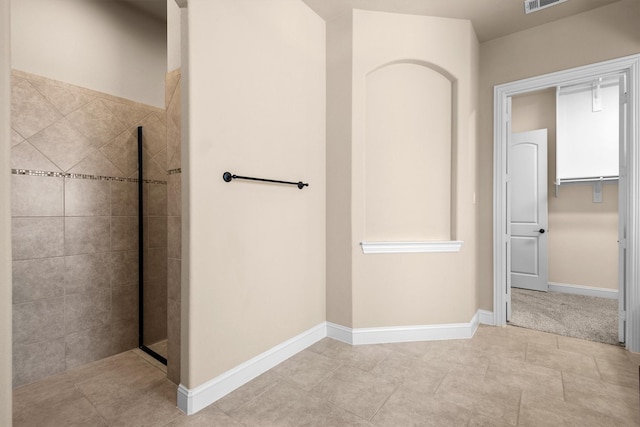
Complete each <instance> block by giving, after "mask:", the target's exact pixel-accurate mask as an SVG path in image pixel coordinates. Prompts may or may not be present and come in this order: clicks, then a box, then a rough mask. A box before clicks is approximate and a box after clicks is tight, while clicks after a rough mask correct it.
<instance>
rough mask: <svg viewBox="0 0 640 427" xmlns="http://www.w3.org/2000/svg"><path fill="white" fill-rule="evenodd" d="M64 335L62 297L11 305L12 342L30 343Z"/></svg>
mask: <svg viewBox="0 0 640 427" xmlns="http://www.w3.org/2000/svg"><path fill="white" fill-rule="evenodd" d="M63 335H64V298H62V297H60V298H50V299H42V300H38V301H33V302H27V303H23V304H15V305H14V306H13V343H14V344H31V343H34V342H39V341H45V340H51V339H54V338H59V337H61V336H63Z"/></svg>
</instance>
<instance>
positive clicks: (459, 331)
mask: <svg viewBox="0 0 640 427" xmlns="http://www.w3.org/2000/svg"><path fill="white" fill-rule="evenodd" d="M488 320H491V321H488ZM492 320H493V313H491V312H489V311H486V310H478V311H477V312H476V314H474V315H473V318H472V319H471V321H470V322H469V323H449V324H441V325H418V326H396V327H383V328H357V329H352V328H348V327H346V326H342V325H338V324H335V323H331V322H322V323H321V324H319V325H317V326H315V327H313V328H311V329H309V330H308V331H306V332H303V333H301V334H300V335H297V336H295V337H293V338H291V339H289V340H287V341H285V342H283V343H281V344H279V345H277V346H275V347H273V348H272V349H270V350H267V351H265V352H264V353H262V354H259V355H258V356H256V357H254V358H252V359H250V360H248V361H246V362H244V363H242V364H240V365H238V366H236V367H235V368H233V369H231V370H229V371H227V372H225V373H223V374H221V375H218V376H217V377H215V378H213V379H212V380H210V381H207V382H206V383H204V384H202V385H199V386H198V387H195V388H193V389H188V388H187V387H185V386H184V385H183V384H180V386H179V387H178V408H179V409H180V410H181V411H183V412H184V413H185V414H187V415H193V414H195V413H196V412H198V411H200V410H202V409H204V408H205V407H207V406H209V405H211V404H212V403H214V402H215V401H217V400H218V399H221V398H222V397H224V396H226V395H227V394H229V393H231V392H232V391H234V390H235V389H237V388H238V387H241V386H242V385H244V384H246V383H248V382H249V381H251V380H252V379H254V378H256V377H257V376H259V375H261V374H263V373H265V372H266V371H268V370H269V369H271V368H273V367H275V366H276V365H278V364H280V363H282V362H284V361H285V360H287V359H288V358H290V357H291V356H293V355H295V354H297V353H299V352H301V351H302V350H304V349H305V348H307V347H309V346H311V345H313V344H314V343H316V342H318V341H320V340H321V339H323V338H325V337H329V338H332V339H335V340H338V341H342V342H344V343H347V344H351V345H361V344H383V343H397V342H410V341H436V340H454V339H465V338H472V337H473V335H474V334H475V332H476V330H477V329H478V325H479V324H480V323H483V324H493V322H492Z"/></svg>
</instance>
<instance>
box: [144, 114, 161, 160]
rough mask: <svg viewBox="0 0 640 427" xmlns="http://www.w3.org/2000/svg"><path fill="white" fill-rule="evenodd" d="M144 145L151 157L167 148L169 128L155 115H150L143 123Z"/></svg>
mask: <svg viewBox="0 0 640 427" xmlns="http://www.w3.org/2000/svg"><path fill="white" fill-rule="evenodd" d="M140 125H142V146H143V147H144V151H146V152H147V153H148V154H149V155H150V156H151V157H153V156H155V155H156V154H158V152H160V151H161V150H163V149H166V148H167V128H166V127H165V125H164V124H163V123H162V122H161V121H160V120H159V119H158V118H157V117H156V116H155V115H154V114H150V115H148V116H147V117H146V118H145V119H144V120H143V121H142V122H141V123H140Z"/></svg>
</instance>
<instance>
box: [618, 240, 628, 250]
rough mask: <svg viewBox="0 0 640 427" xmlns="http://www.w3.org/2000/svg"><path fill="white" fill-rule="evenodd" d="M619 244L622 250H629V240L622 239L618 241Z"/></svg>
mask: <svg viewBox="0 0 640 427" xmlns="http://www.w3.org/2000/svg"><path fill="white" fill-rule="evenodd" d="M618 244H619V245H620V247H621V248H622V249H627V239H620V240H618Z"/></svg>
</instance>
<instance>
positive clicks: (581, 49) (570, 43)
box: [477, 0, 640, 310]
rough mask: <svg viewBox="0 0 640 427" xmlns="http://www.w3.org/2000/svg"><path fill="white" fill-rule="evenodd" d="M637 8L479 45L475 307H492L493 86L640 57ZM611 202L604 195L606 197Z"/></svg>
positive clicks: (625, 0)
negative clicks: (478, 295)
mask: <svg viewBox="0 0 640 427" xmlns="http://www.w3.org/2000/svg"><path fill="white" fill-rule="evenodd" d="M638 22H640V7H638V2H637V1H636V0H621V1H619V2H616V3H614V4H611V5H608V6H604V7H601V8H598V9H594V10H591V11H589V12H585V13H582V14H579V15H575V16H572V17H569V18H565V19H560V20H558V21H554V22H551V23H549V24H545V25H541V26H539V27H535V28H532V29H529V30H526V31H521V32H519V33H515V34H511V35H509V36H506V37H502V38H499V39H495V40H491V41H488V42H485V43H483V44H482V45H481V46H480V107H479V108H480V110H479V111H480V116H479V120H480V121H479V126H480V127H479V131H480V150H479V152H478V153H479V156H478V178H477V179H478V184H479V189H478V190H479V193H478V201H479V206H478V207H479V212H480V224H481V225H482V226H481V227H480V229H479V232H480V242H481V246H480V248H479V254H480V257H481V258H480V260H479V263H478V266H479V269H478V279H477V282H478V285H479V291H480V300H479V304H480V308H483V309H487V310H490V309H492V306H493V267H492V266H493V261H492V241H493V235H492V233H493V227H492V226H491V224H492V221H493V219H492V218H493V201H492V200H493V87H494V86H495V85H498V84H502V83H507V82H511V81H515V80H519V79H524V78H527V77H533V76H538V75H541V74H545V73H549V72H553V71H559V70H564V69H568V68H573V67H577V66H580V65H586V64H590V63H594V62H599V61H604V60H608V59H613V58H617V57H621V56H626V55H632V54H635V53H638V52H640V25H638ZM608 197H611V196H610V195H609V194H607V193H605V198H608Z"/></svg>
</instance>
